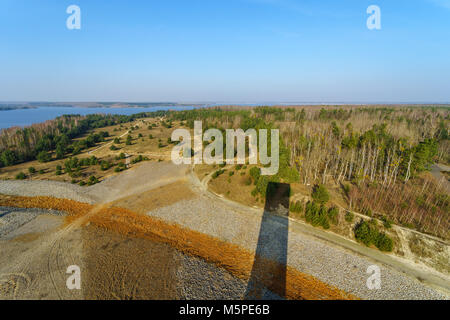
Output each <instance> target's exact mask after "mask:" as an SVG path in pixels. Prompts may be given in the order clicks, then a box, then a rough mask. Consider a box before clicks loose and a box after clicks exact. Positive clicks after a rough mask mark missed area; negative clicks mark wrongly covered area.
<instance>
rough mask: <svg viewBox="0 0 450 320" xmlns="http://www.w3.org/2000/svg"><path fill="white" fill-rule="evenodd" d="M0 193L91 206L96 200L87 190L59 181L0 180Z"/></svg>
mask: <svg viewBox="0 0 450 320" xmlns="http://www.w3.org/2000/svg"><path fill="white" fill-rule="evenodd" d="M0 193H1V194H6V195H14V196H27V197H35V196H48V197H55V198H65V199H70V200H75V201H79V202H86V203H90V204H93V203H94V202H95V201H96V200H97V199H96V198H95V197H94V196H92V195H91V192H90V189H89V188H84V187H80V186H79V185H75V184H69V183H66V182H59V181H44V180H35V181H23V180H0Z"/></svg>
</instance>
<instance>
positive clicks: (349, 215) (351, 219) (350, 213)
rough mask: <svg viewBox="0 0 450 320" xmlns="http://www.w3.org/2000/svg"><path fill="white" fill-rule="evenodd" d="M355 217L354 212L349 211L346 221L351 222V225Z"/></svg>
mask: <svg viewBox="0 0 450 320" xmlns="http://www.w3.org/2000/svg"><path fill="white" fill-rule="evenodd" d="M354 216H355V215H354V214H353V213H352V212H350V211H347V213H346V214H345V221H347V222H350V223H351V222H353V217H354Z"/></svg>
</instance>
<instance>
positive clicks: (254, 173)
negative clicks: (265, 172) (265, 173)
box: [250, 167, 261, 185]
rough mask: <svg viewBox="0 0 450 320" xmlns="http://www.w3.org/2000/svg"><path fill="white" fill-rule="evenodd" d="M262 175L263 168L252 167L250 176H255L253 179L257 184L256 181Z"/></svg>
mask: <svg viewBox="0 0 450 320" xmlns="http://www.w3.org/2000/svg"><path fill="white" fill-rule="evenodd" d="M260 176H261V169H260V168H258V167H253V168H251V169H250V177H252V178H253V181H254V183H255V185H256V183H257V182H258V179H259V177H260Z"/></svg>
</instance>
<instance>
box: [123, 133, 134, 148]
mask: <svg viewBox="0 0 450 320" xmlns="http://www.w3.org/2000/svg"><path fill="white" fill-rule="evenodd" d="M132 141H133V137H132V136H131V135H128V136H127V140H126V142H125V144H126V145H127V146H130V145H131V142H132Z"/></svg>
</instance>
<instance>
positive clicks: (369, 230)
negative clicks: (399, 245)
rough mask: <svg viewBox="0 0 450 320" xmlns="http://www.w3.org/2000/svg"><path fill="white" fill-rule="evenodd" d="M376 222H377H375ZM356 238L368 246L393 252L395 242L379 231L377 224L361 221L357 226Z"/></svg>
mask: <svg viewBox="0 0 450 320" xmlns="http://www.w3.org/2000/svg"><path fill="white" fill-rule="evenodd" d="M373 221H375V220H373ZM354 233H355V238H356V240H357V241H359V242H362V243H364V244H365V245H366V246H370V245H371V244H373V245H375V246H376V247H377V248H378V249H379V250H381V251H392V249H393V247H394V242H393V241H392V239H391V238H389V237H388V236H387V235H386V234H385V233H383V232H379V231H378V226H377V224H376V222H375V223H374V222H372V221H370V222H367V221H364V220H361V221H360V222H359V223H358V224H357V225H356V226H355V230H354Z"/></svg>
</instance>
